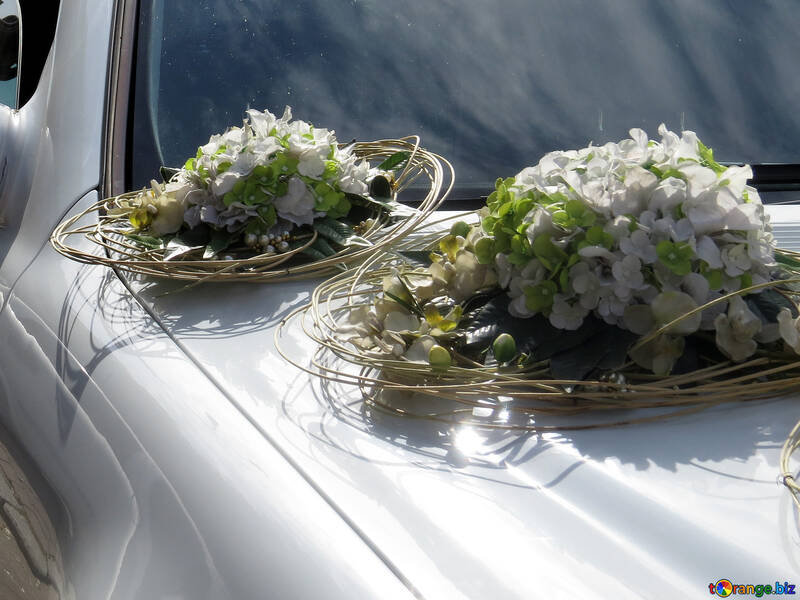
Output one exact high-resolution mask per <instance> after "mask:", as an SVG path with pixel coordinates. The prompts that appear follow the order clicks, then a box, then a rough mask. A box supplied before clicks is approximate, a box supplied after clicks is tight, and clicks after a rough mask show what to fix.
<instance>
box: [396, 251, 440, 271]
mask: <svg viewBox="0 0 800 600" xmlns="http://www.w3.org/2000/svg"><path fill="white" fill-rule="evenodd" d="M397 254H399V255H400V256H402V257H403V260H405V262H406V263H407V264H408V265H409V266H411V267H430V266H431V265H432V264H433V261H432V260H431V253H430V252H428V251H427V250H404V251H402V252H398V253H397Z"/></svg>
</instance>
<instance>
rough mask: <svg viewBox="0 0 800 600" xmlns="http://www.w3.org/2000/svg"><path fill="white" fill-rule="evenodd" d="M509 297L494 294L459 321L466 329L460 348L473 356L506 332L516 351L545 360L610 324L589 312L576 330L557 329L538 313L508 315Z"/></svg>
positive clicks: (534, 358) (579, 346) (576, 347)
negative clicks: (517, 315) (468, 316)
mask: <svg viewBox="0 0 800 600" xmlns="http://www.w3.org/2000/svg"><path fill="white" fill-rule="evenodd" d="M509 300H510V299H509V297H508V295H507V294H500V295H497V296H495V297H493V298H492V299H491V300H489V301H488V302H487V303H486V304H484V305H483V306H482V307H481V308H479V309H477V310H476V311H475V312H474V316H473V317H472V319H471V320H469V321H467V320H466V319H465V320H463V321H462V323H461V327H462V328H463V329H464V331H465V334H464V337H463V338H462V348H463V352H464V353H465V354H467V355H472V356H476V355H478V354H480V353H481V352H482V351H484V350H486V349H487V348H489V347H490V346H491V344H492V342H493V341H494V339H495V338H496V337H498V336H499V335H500V334H501V333H508V334H509V335H512V336H513V337H514V340H515V341H516V345H517V352H518V353H521V354H527V355H529V356H530V357H531V360H534V361H539V360H545V359H547V358H550V357H551V356H553V355H554V354H557V353H559V352H563V351H565V350H570V349H572V348H575V349H576V351H580V348H581V347H582V346H583V344H584V343H585V342H586V340H588V339H590V338H591V337H592V336H593V335H595V334H596V333H598V332H599V331H601V330H602V329H603V328H605V327H610V325H607V324H606V323H605V322H603V321H602V320H600V319H597V318H595V317H593V316H591V315H589V316H588V317H586V318H585V319H584V321H583V325H581V327H580V328H579V329H577V330H575V331H567V330H563V329H556V328H555V327H553V326H552V325H550V322H549V321H548V320H547V318H546V317H544V316H543V315H541V314H538V315H535V316H533V317H530V318H527V319H520V318H518V317H513V316H511V314H509V312H508V304H509Z"/></svg>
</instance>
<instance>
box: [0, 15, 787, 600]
mask: <svg viewBox="0 0 800 600" xmlns="http://www.w3.org/2000/svg"><path fill="white" fill-rule="evenodd" d="M113 9H114V6H113V3H102V2H92V1H90V0H71V1H70V2H62V6H61V15H60V19H59V23H58V31H57V35H56V41H55V43H54V46H53V49H52V51H51V54H50V57H49V59H48V61H47V64H46V66H45V71H44V73H43V75H42V78H41V83H40V86H39V89H38V90H37V92H36V94H35V95H34V97H33V98H32V99H31V100H30V101H29V102H28V103H27V104H26V105H25V106H24V107H23V108H22V109H21V110H19V111H13V110H11V109H9V108H7V107H2V106H0V215H2V216H3V219H4V222H5V227H4V228H2V229H0V295H1V296H2V298H1V299H0V342H2V343H0V420H2V422H3V424H4V425H5V427H6V428H7V429H8V431H9V433H10V434H11V435H12V436H13V437H14V439H15V440H16V442H17V443H18V444H19V445H20V446H21V448H22V450H23V451H24V452H25V453H27V455H28V456H29V457H30V464H31V465H32V468H33V469H35V470H36V471H37V473H35V475H36V477H32V479H33V480H35V481H37V482H38V483H37V485H38V490H37V491H38V492H39V494H40V496H41V497H42V499H43V504H44V505H45V508H46V510H47V511H48V515H49V518H50V520H51V521H52V523H53V525H54V528H55V531H56V532H57V535H58V538H59V540H58V541H59V544H60V547H61V554H62V557H63V561H64V564H63V573H64V578H63V581H61V580H59V582H58V585H57V586H56V587H57V589H58V590H59V593H60V594H61V596H62V598H64V599H65V600H69V599H70V598H80V599H81V600H83V599H88V600H94V599H96V598H97V599H99V598H103V599H105V598H112V599H128V598H130V599H134V598H148V599H150V598H192V600H201V599H203V598H209V599H214V600H217V599H220V600H222V599H225V598H231V599H235V600H239V599H246V598H271V597H274V598H317V597H324V598H330V599H334V600H335V599H337V598H377V597H379V598H395V597H396V598H404V597H413V596H414V595H418V596H422V597H426V598H448V599H449V598H479V597H491V598H531V597H543V598H544V597H547V598H550V597H563V596H567V595H569V596H573V595H574V596H578V597H584V598H591V597H597V598H606V597H656V598H659V597H689V596H694V595H701V594H703V595H704V594H707V593H708V592H707V589H708V588H707V585H708V583H710V582H713V581H716V580H717V579H720V578H722V577H729V578H731V579H734V578H736V579H738V580H741V581H752V582H763V583H769V582H772V581H774V580H776V579H781V580H783V579H791V577H792V576H793V575H796V574H797V573H798V570H799V569H798V539H797V533H796V528H795V527H794V516H795V515H794V512H793V508H792V504H791V500H790V498H789V496H788V494H787V493H786V491H785V490H784V489H783V488H782V487H781V486H780V485H779V483H778V482H777V480H776V475H777V472H778V466H777V463H778V454H779V450H780V443H781V442H782V440H783V439H784V437H785V436H786V434H787V433H788V431H789V429H790V428H791V424H792V423H793V422H794V421H795V419H796V410H795V409H794V406H793V404H792V403H791V402H786V401H771V402H754V403H748V404H745V405H732V406H722V407H719V408H717V409H714V410H709V411H706V412H704V413H701V414H699V415H693V416H686V417H679V418H675V419H672V420H668V421H664V422H659V423H650V424H644V425H640V426H636V427H626V428H619V429H602V430H591V431H582V432H571V433H561V434H557V433H547V434H528V435H520V434H515V433H513V432H495V433H492V434H489V433H487V432H483V431H478V430H470V429H466V428H459V427H453V428H450V427H443V426H441V425H438V424H434V423H428V422H425V421H412V420H407V419H398V418H390V417H387V416H385V415H382V414H380V413H372V414H362V413H361V412H360V411H359V409H358V396H357V392H356V391H355V390H352V389H346V388H342V387H339V386H337V385H336V384H329V383H324V382H321V381H319V380H315V379H310V378H309V377H308V376H307V375H306V374H304V373H303V372H301V371H299V370H296V369H294V368H293V367H291V366H289V365H288V364H287V363H286V362H285V361H284V360H283V359H282V357H281V356H280V354H279V353H278V352H277V351H276V349H275V347H274V345H273V332H274V330H275V328H276V327H277V326H278V325H279V323H280V321H281V319H283V318H284V317H286V316H287V315H288V314H289V313H290V312H291V311H292V310H293V309H294V308H297V307H299V306H301V305H302V304H304V303H305V302H306V301H307V300H308V298H309V293H310V291H311V290H312V289H313V285H314V283H315V282H313V281H308V282H297V283H286V284H278V285H261V286H259V285H255V286H254V285H245V284H237V285H225V286H222V285H204V286H199V287H194V288H191V289H188V290H181V289H180V288H182V287H184V286H185V284H182V283H164V282H158V281H156V280H149V279H146V278H136V277H123V278H122V279H120V277H119V276H118V274H117V273H115V272H114V271H112V270H109V269H106V268H104V267H100V266H87V265H82V264H78V263H74V262H70V261H68V260H67V259H65V258H63V257H61V256H60V255H57V254H56V253H55V251H54V250H52V248H51V247H50V246H49V245H48V244H47V238H48V236H49V234H50V232H51V231H52V229H53V227H54V226H55V224H56V223H57V222H58V221H59V220H60V219H61V218H62V217H63V216H64V215H65V214H75V213H76V212H77V211H79V210H82V209H84V208H86V207H87V206H89V205H90V204H91V203H92V202H94V201H95V200H97V198H98V192H97V191H96V188H98V186H99V185H100V183H101V182H102V181H103V172H102V169H103V164H104V161H103V158H104V152H105V149H104V146H103V140H104V128H105V124H104V114H105V108H106V97H107V95H108V93H109V92H108V89H109V86H108V84H107V82H108V80H109V78H108V73H107V62H108V56H109V46H110V44H109V41H110V33H109V32H110V31H111V30H112V19H113V16H114V14H115V12H114V10H113ZM123 122H124V120H123ZM772 212H774V213H775V214H776V215H778V216H779V217H780V221H781V223H784V224H786V225H785V226H784V225H781V227H778V228H777V230H778V233H779V234H780V239H785V240H787V241H788V242H789V243H790V244H796V243H797V242H798V240H800V236H797V234H796V232H797V231H800V227H798V226H797V225H796V224H792V223H789V221H791V220H792V219H794V218H795V217H794V214H796V211H795V210H794V209H792V208H788V209H787V210H785V211H781V210H775V211H772ZM85 247H86V248H87V249H88V246H85ZM283 343H284V345H285V346H286V347H287V348H288V349H289V351H290V352H292V353H293V355H296V356H297V357H298V358H299V359H301V360H308V358H309V356H310V353H311V352H312V351H313V348H312V347H311V345H310V343H309V341H308V339H306V338H305V336H304V335H303V334H302V333H301V332H299V331H298V330H297V329H296V328H293V329H290V330H289V331H288V333H287V337H286V338H285V339H284V341H283ZM53 572H54V573H56V572H59V571H58V569H55V568H54V571H53Z"/></svg>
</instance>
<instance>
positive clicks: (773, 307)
mask: <svg viewBox="0 0 800 600" xmlns="http://www.w3.org/2000/svg"><path fill="white" fill-rule="evenodd" d="M743 299H744V301H745V302H746V303H747V306H748V308H749V309H750V310H751V311H753V313H754V314H755V315H756V316H757V317H759V318H760V319H761V322H762V323H765V324H767V323H777V321H778V313H779V312H780V311H781V309H782V308H788V309H789V312H791V313H792V317H794V318H796V317H797V307H796V306H795V305H794V303H793V302H792V301H791V300H789V299H788V298H786V297H785V296H784V295H783V294H781V293H780V292H777V291H775V290H771V289H766V290H762V291H761V292H760V293H758V294H748V295H747V296H743Z"/></svg>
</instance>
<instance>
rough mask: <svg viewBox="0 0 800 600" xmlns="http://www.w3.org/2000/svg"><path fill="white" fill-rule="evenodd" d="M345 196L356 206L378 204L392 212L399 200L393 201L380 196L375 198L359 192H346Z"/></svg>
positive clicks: (377, 205)
mask: <svg viewBox="0 0 800 600" xmlns="http://www.w3.org/2000/svg"><path fill="white" fill-rule="evenodd" d="M345 198H347V199H348V200H349V201H350V202H351V203H353V204H355V205H356V206H369V205H372V206H376V207H380V208H382V209H384V210H385V211H386V212H391V211H392V210H394V208H395V206H396V205H397V202H393V201H391V200H382V199H379V198H374V197H371V196H360V195H359V194H349V193H348V194H345Z"/></svg>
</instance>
